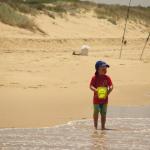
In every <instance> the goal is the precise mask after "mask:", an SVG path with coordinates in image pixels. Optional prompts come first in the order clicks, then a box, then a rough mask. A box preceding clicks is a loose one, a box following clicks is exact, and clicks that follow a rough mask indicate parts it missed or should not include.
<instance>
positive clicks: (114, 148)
mask: <svg viewBox="0 0 150 150" xmlns="http://www.w3.org/2000/svg"><path fill="white" fill-rule="evenodd" d="M107 127H108V128H109V130H105V131H101V130H97V131H95V130H94V129H93V122H92V120H81V121H72V122H69V123H68V124H66V125H60V126H56V127H52V128H34V129H33V128H32V129H31V128H30V129H0V147H1V148H2V149H3V150H16V149H18V150H28V149H32V150H33V149H34V150H39V149H40V150H41V149H43V150H49V149H55V150H57V149H58V150H60V149H61V150H62V149H65V150H66V149H68V150H78V149H79V150H80V149H81V150H149V149H150V118H108V119H107Z"/></svg>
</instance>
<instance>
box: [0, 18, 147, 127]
mask: <svg viewBox="0 0 150 150" xmlns="http://www.w3.org/2000/svg"><path fill="white" fill-rule="evenodd" d="M41 17H42V18H43V20H42V19H41ZM40 19H41V21H42V22H40ZM89 19H92V18H84V17H83V18H82V17H81V18H76V17H72V18H69V21H68V20H64V19H60V18H58V19H56V21H55V23H53V21H52V20H51V19H48V17H47V16H45V15H42V16H39V19H38V18H37V20H36V21H37V24H39V26H40V27H41V28H42V29H43V30H44V29H45V31H46V32H47V35H42V34H41V33H32V32H30V31H26V30H23V29H19V28H16V27H10V26H8V25H4V24H2V23H1V24H0V27H2V28H1V29H2V33H1V36H0V45H1V46H0V70H1V72H0V95H1V99H0V127H1V128H5V127H45V126H46V127H47V126H53V125H56V124H62V123H65V122H68V121H71V120H78V119H85V118H91V117H92V111H93V106H92V96H93V93H92V92H91V91H90V89H89V83H90V80H91V77H92V76H93V75H94V72H95V70H94V65H95V62H96V61H97V60H100V59H101V60H104V61H106V62H107V63H108V64H110V66H111V67H110V68H109V69H108V75H109V76H111V78H112V81H113V84H114V91H113V93H112V94H111V95H110V97H109V105H110V106H148V105H150V78H149V77H150V52H149V49H150V43H148V44H147V47H146V49H145V53H144V55H143V60H142V61H139V57H140V54H141V51H142V48H143V46H144V42H145V38H146V37H147V32H146V29H145V28H144V27H143V26H136V27H135V26H134V24H133V23H131V24H130V25H129V30H128V32H127V36H128V38H127V41H128V44H127V46H124V47H123V54H122V59H118V56H119V50H120V46H121V36H122V31H123V28H122V27H123V23H122V24H119V25H117V26H115V25H113V24H111V23H109V22H107V21H104V20H102V21H100V20H98V19H92V21H91V22H89ZM89 23H90V24H89ZM98 27H99V28H98ZM97 28H98V29H99V30H97ZM83 44H88V45H89V46H90V47H91V49H90V51H89V55H88V56H73V55H72V51H73V50H79V49H80V47H81V46H82V45H83Z"/></svg>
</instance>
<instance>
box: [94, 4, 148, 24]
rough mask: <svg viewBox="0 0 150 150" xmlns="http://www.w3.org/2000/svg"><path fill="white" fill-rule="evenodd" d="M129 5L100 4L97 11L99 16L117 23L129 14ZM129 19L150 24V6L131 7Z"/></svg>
mask: <svg viewBox="0 0 150 150" xmlns="http://www.w3.org/2000/svg"><path fill="white" fill-rule="evenodd" d="M127 9H128V7H127V6H120V5H104V4H98V5H97V7H96V8H95V13H96V15H97V17H98V18H100V19H101V18H103V19H107V20H108V21H110V22H112V23H113V22H114V24H116V23H117V21H119V20H121V19H125V18H126V15H127ZM129 19H130V20H132V21H135V22H142V23H143V24H145V25H149V24H150V7H141V6H136V7H131V8H130V14H129Z"/></svg>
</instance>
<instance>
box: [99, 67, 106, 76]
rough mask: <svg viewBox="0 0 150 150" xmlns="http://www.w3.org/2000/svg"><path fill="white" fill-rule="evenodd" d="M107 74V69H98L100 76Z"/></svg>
mask: <svg viewBox="0 0 150 150" xmlns="http://www.w3.org/2000/svg"><path fill="white" fill-rule="evenodd" d="M106 73H107V67H100V68H99V69H98V74H99V75H105V74H106Z"/></svg>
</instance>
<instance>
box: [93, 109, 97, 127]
mask: <svg viewBox="0 0 150 150" xmlns="http://www.w3.org/2000/svg"><path fill="white" fill-rule="evenodd" d="M93 121H94V127H95V129H96V130H97V126H98V113H97V112H94V114H93Z"/></svg>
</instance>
